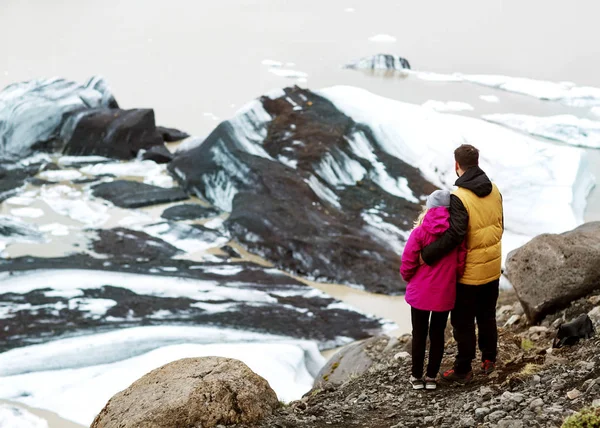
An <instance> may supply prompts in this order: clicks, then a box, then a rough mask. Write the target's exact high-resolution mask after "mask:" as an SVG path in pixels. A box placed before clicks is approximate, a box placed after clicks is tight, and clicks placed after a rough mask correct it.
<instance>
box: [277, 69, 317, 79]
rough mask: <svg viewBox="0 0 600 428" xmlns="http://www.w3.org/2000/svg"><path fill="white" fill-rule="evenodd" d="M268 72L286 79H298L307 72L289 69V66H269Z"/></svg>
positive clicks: (304, 76)
mask: <svg viewBox="0 0 600 428" xmlns="http://www.w3.org/2000/svg"><path fill="white" fill-rule="evenodd" d="M269 73H273V74H274V75H276V76H279V77H286V78H288V79H300V78H306V77H308V74H306V73H305V72H303V71H298V70H291V69H289V68H279V67H272V68H269Z"/></svg>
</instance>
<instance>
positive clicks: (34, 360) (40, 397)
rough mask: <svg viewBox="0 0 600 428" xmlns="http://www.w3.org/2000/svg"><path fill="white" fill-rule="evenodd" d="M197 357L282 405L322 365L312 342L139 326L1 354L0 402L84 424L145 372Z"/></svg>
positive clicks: (295, 395)
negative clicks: (230, 364) (231, 367)
mask: <svg viewBox="0 0 600 428" xmlns="http://www.w3.org/2000/svg"><path fill="white" fill-rule="evenodd" d="M215 342H216V343H215ZM248 342H260V343H248ZM203 356H221V357H227V358H236V359H239V360H241V361H243V362H245V363H246V364H247V365H248V366H249V367H250V368H251V369H252V370H253V371H255V372H256V373H258V374H259V375H261V376H263V377H264V378H265V379H267V381H268V382H269V384H270V385H271V387H272V388H273V389H274V390H275V392H277V395H278V397H279V399H280V400H283V401H290V400H293V399H298V398H300V397H301V396H302V394H304V393H305V392H307V391H308V390H309V389H310V388H311V387H312V383H313V378H314V376H315V375H316V374H317V372H318V370H319V369H320V367H321V366H322V365H323V363H324V359H323V358H322V357H321V355H320V354H319V351H318V349H317V347H316V345H315V344H314V343H311V342H307V341H301V340H290V339H286V338H283V337H279V336H270V335H261V334H256V333H244V332H240V331H235V330H228V329H216V328H209V327H138V328H134V329H124V330H118V331H114V332H110V333H102V334H96V335H90V336H79V337H73V338H70V339H63V340H58V341H54V342H49V343H46V344H43V345H33V346H29V347H24V348H17V349H14V350H12V351H8V352H5V353H3V354H0V361H2V363H1V364H0V375H1V376H2V377H0V397H3V398H7V399H11V400H15V401H19V402H23V403H25V404H27V405H30V406H35V407H38V408H44V409H48V410H51V411H53V412H56V413H58V414H59V415H60V416H62V417H64V418H66V419H70V420H73V421H75V422H78V423H81V424H84V425H89V424H90V423H91V422H92V420H93V418H94V417H95V415H96V414H97V413H98V412H99V411H100V410H101V409H102V407H104V405H105V404H106V402H107V401H108V400H109V399H110V398H111V397H112V396H113V395H114V394H115V393H117V392H119V391H121V390H123V389H125V388H127V387H128V386H129V385H130V384H131V383H133V382H134V381H135V380H137V379H138V378H140V377H141V376H143V375H144V374H146V373H148V372H149V371H151V370H153V369H156V368H158V367H160V366H162V365H164V364H167V363H169V362H171V361H175V360H178V359H181V358H189V357H203ZM4 363H7V364H4ZM82 396H85V397H86V399H85V400H83V401H82V400H81V397H82ZM73 403H78V405H77V406H73Z"/></svg>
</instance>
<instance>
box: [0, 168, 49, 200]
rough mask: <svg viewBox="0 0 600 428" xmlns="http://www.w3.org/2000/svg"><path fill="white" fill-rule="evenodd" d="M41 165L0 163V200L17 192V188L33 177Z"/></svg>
mask: <svg viewBox="0 0 600 428" xmlns="http://www.w3.org/2000/svg"><path fill="white" fill-rule="evenodd" d="M41 167H42V166H41V165H39V164H36V165H29V166H19V165H16V164H7V165H0V202H2V201H4V200H5V199H8V198H10V197H12V196H14V195H16V194H17V192H18V191H19V189H20V188H21V187H23V186H24V185H25V183H27V182H28V181H30V180H32V179H33V176H35V175H36V174H37V173H38V172H39V170H40V168H41Z"/></svg>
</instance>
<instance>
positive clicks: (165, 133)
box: [156, 126, 190, 143]
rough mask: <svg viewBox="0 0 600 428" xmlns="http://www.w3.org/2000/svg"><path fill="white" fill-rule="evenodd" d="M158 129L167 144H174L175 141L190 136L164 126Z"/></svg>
mask: <svg viewBox="0 0 600 428" xmlns="http://www.w3.org/2000/svg"><path fill="white" fill-rule="evenodd" d="M156 129H157V130H158V132H160V135H162V138H163V140H164V141H165V143H172V142H174V141H181V140H184V139H186V138H187V137H189V136H190V134H188V133H187V132H183V131H180V130H179V129H175V128H166V127H164V126H157V127H156Z"/></svg>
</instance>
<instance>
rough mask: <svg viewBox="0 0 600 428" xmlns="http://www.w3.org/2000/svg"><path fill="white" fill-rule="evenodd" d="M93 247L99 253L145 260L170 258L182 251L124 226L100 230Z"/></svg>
mask: <svg viewBox="0 0 600 428" xmlns="http://www.w3.org/2000/svg"><path fill="white" fill-rule="evenodd" d="M92 248H93V250H94V251H95V252H96V253H98V254H108V255H111V256H118V257H119V258H124V259H135V260H143V261H152V260H156V259H164V258H167V259H168V258H171V257H173V256H175V255H176V254H178V253H180V252H181V251H180V250H179V249H177V248H175V247H174V246H172V245H170V244H168V243H167V242H165V241H163V240H161V239H157V238H154V237H152V236H150V235H148V234H147V233H144V232H139V231H135V230H130V229H125V228H122V227H118V228H115V229H101V230H99V231H98V239H97V240H95V241H93V244H92Z"/></svg>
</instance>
